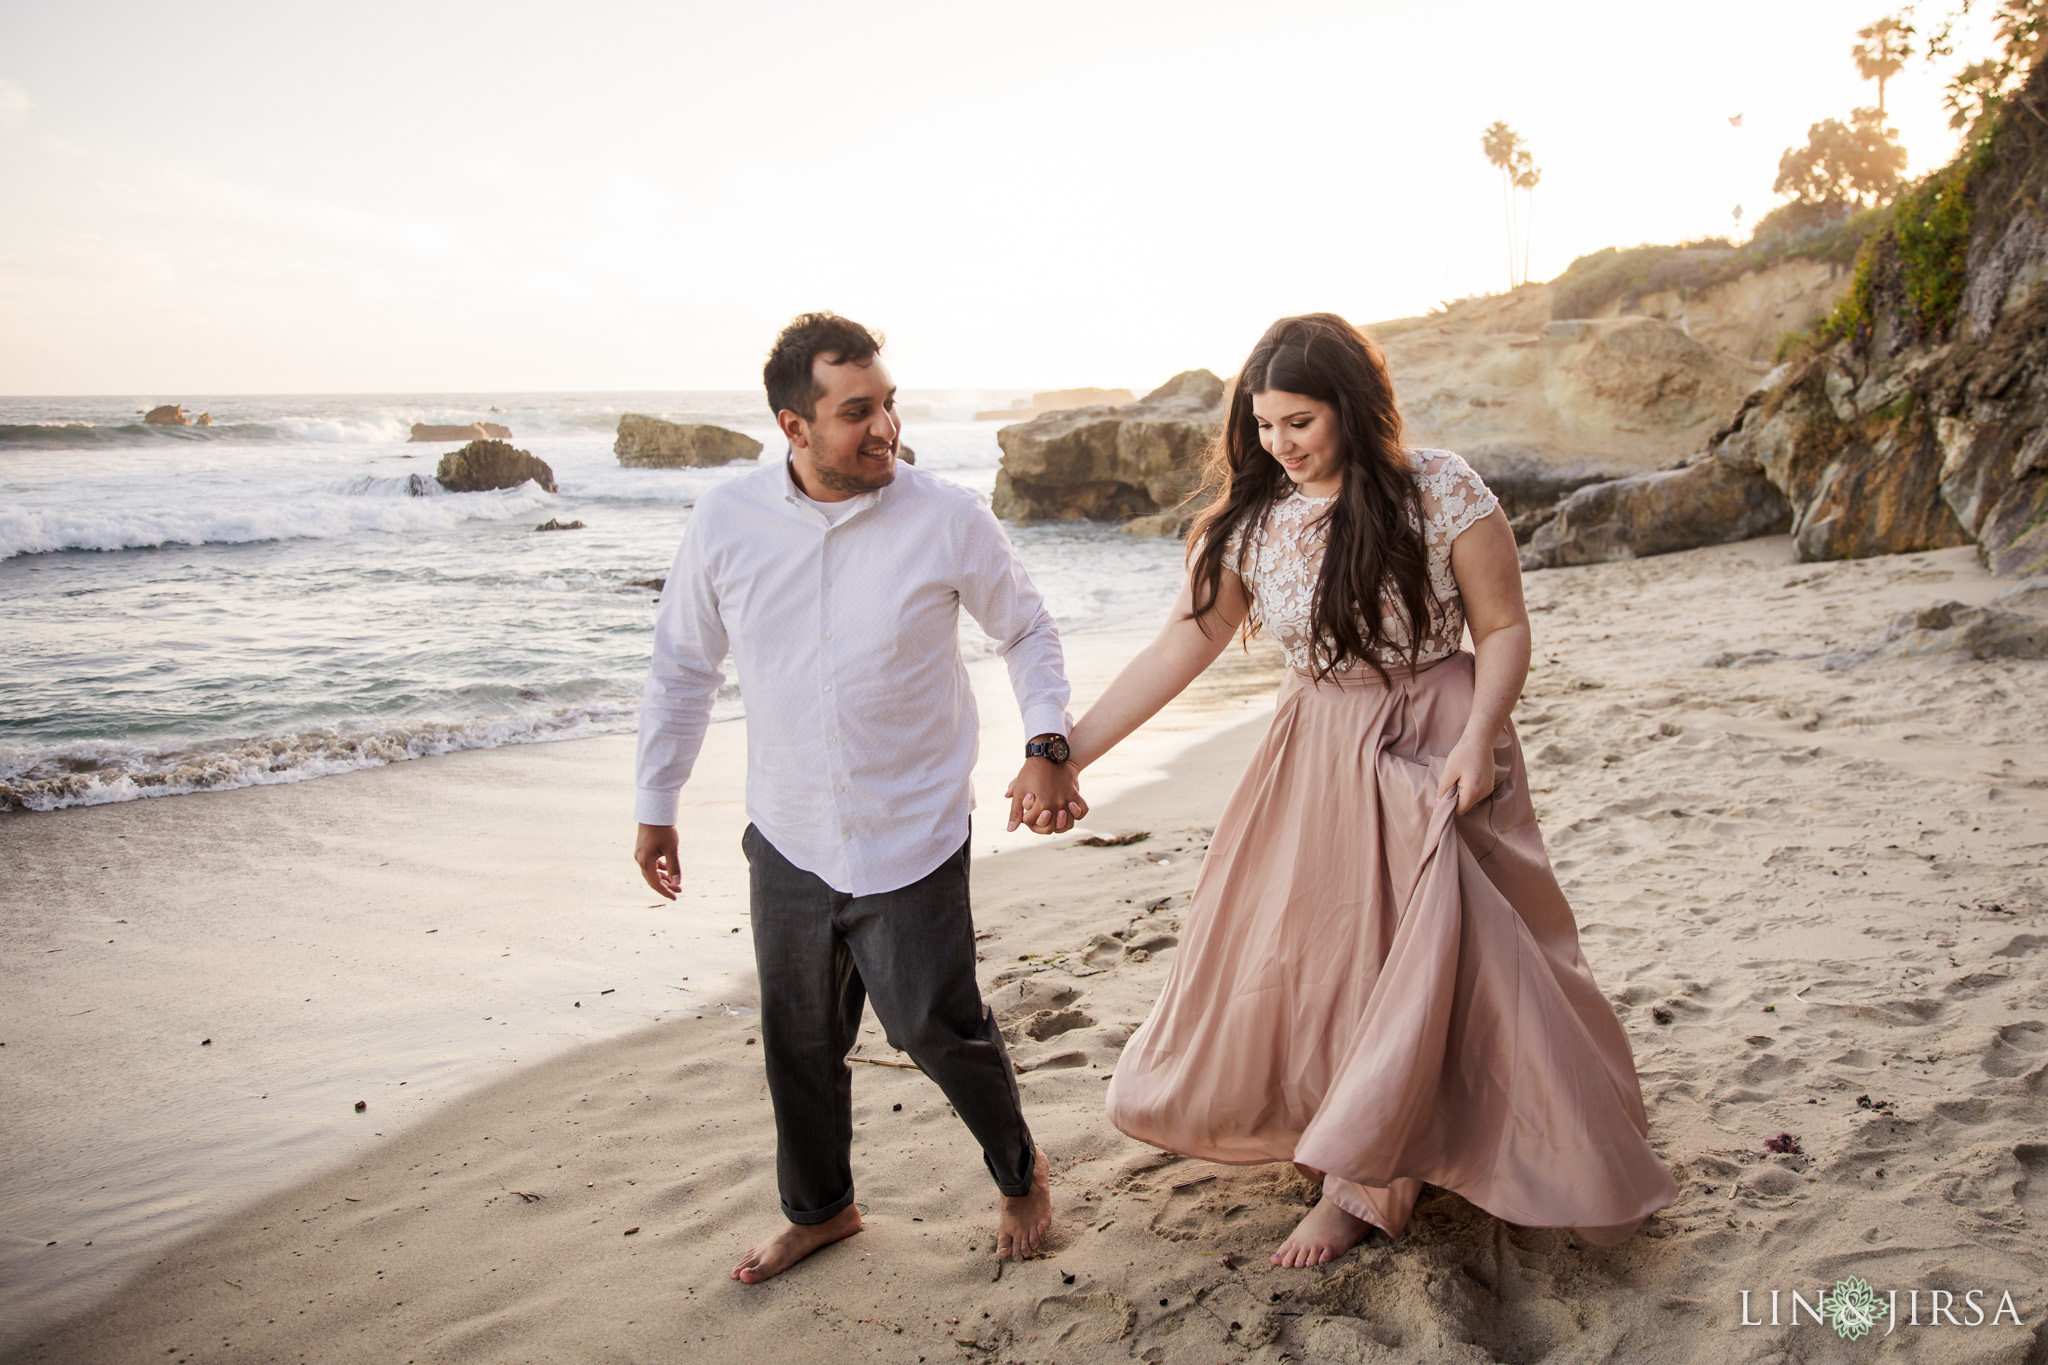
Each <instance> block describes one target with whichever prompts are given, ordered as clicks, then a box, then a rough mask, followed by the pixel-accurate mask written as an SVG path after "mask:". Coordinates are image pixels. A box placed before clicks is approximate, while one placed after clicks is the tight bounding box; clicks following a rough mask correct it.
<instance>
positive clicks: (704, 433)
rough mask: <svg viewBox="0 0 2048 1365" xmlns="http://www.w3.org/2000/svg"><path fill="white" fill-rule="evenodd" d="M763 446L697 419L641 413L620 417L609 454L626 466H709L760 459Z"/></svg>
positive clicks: (635, 467) (678, 467)
mask: <svg viewBox="0 0 2048 1365" xmlns="http://www.w3.org/2000/svg"><path fill="white" fill-rule="evenodd" d="M762 448H763V447H762V445H761V443H760V442H759V441H757V440H755V439H754V438H753V437H751V436H748V435H745V434H744V433H742V432H737V431H728V430H726V429H725V428H724V427H714V426H709V425H706V424H704V423H699V422H669V421H664V420H663V419H661V418H659V417H649V416H648V415H647V414H646V413H642V412H629V413H626V414H625V415H624V416H622V417H620V418H619V435H618V439H617V440H615V441H613V442H612V453H613V454H614V455H616V456H618V457H619V463H620V464H622V465H624V466H626V467H627V468H629V469H708V468H711V467H714V466H717V465H726V464H731V463H732V462H733V461H735V460H752V459H757V458H759V456H760V454H761V451H762Z"/></svg>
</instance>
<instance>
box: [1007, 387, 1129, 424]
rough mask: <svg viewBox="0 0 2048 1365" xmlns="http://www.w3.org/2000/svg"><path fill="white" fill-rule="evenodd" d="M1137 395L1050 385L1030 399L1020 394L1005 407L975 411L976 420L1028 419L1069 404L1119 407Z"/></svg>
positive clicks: (1114, 390)
mask: <svg viewBox="0 0 2048 1365" xmlns="http://www.w3.org/2000/svg"><path fill="white" fill-rule="evenodd" d="M1136 401H1137V395H1136V394H1134V393H1132V392H1131V391H1130V390H1129V389H1053V390H1052V391H1050V392H1048V393H1034V394H1032V395H1031V398H1030V399H1029V401H1026V400H1025V399H1022V398H1019V399H1016V400H1015V401H1013V402H1012V403H1011V404H1010V406H1008V407H1007V408H991V409H990V410H989V411H987V412H977V413H975V414H974V420H975V421H977V422H1028V421H1030V420H1031V419H1032V418H1034V417H1043V416H1044V415H1045V414H1046V413H1048V412H1065V411H1067V410H1068V409H1069V408H1102V407H1112V408H1113V407H1118V406H1121V405H1122V404H1125V403H1135V402H1136Z"/></svg>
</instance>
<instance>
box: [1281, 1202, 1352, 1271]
mask: <svg viewBox="0 0 2048 1365" xmlns="http://www.w3.org/2000/svg"><path fill="white" fill-rule="evenodd" d="M1371 1227H1372V1224H1370V1223H1368V1222H1366V1221H1365V1220H1364V1219H1363V1218H1354V1217H1352V1216H1351V1215H1350V1214H1348V1213H1346V1212H1344V1210H1342V1209H1340V1208H1338V1207H1337V1201H1336V1200H1334V1199H1330V1198H1327V1197H1325V1198H1324V1199H1323V1201H1322V1202H1321V1203H1320V1204H1317V1205H1316V1206H1315V1207H1314V1208H1312V1209H1310V1210H1309V1211H1308V1216H1307V1217H1306V1218H1304V1219H1302V1220H1301V1221H1300V1222H1299V1223H1297V1224H1295V1226H1294V1231H1293V1232H1292V1233H1290V1234H1289V1235H1288V1238H1287V1240H1286V1241H1284V1242H1282V1243H1281V1244H1280V1249H1279V1250H1278V1251H1276V1252H1274V1253H1273V1264H1274V1265H1284V1266H1305V1265H1321V1264H1323V1262H1325V1261H1334V1260H1336V1259H1337V1258H1338V1257H1339V1256H1342V1255H1343V1254H1344V1253H1345V1252H1347V1251H1349V1250H1351V1248H1353V1247H1355V1246H1357V1245H1358V1244H1359V1243H1360V1242H1362V1241H1364V1240H1365V1234H1366V1232H1367V1231H1368V1230H1370V1229H1371Z"/></svg>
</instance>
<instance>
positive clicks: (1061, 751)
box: [1032, 735, 1073, 763]
mask: <svg viewBox="0 0 2048 1365" xmlns="http://www.w3.org/2000/svg"><path fill="white" fill-rule="evenodd" d="M1032 747H1033V748H1034V749H1037V750H1038V751H1039V752H1040V753H1043V754H1044V755H1045V756H1046V757H1047V758H1049V759H1051V760H1052V761H1053V762H1055V763H1064V762H1066V761H1067V756H1068V755H1069V754H1071V753H1072V752H1073V751H1072V750H1071V749H1069V748H1068V747H1067V741H1066V737H1065V736H1064V735H1054V736H1053V737H1052V738H1051V739H1045V740H1040V741H1039V742H1038V743H1037V744H1034V745H1033V746H1032Z"/></svg>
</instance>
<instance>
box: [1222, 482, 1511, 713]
mask: <svg viewBox="0 0 2048 1365" xmlns="http://www.w3.org/2000/svg"><path fill="white" fill-rule="evenodd" d="M1410 456H1411V458H1412V459H1413V460H1414V462H1415V478H1416V483H1417V485H1418V486H1419V488H1420V489H1421V493H1422V525H1421V526H1420V528H1419V529H1420V530H1421V531H1422V540H1423V546H1424V548H1425V549H1426V550H1427V552H1428V557H1429V586H1430V596H1431V597H1432V598H1433V599H1434V600H1433V601H1432V602H1431V603H1430V621H1429V623H1428V629H1427V630H1426V631H1425V632H1424V634H1423V638H1422V651H1421V654H1420V656H1419V657H1418V660H1417V662H1418V663H1423V664H1431V663H1435V662H1436V661H1437V660H1439V659H1444V658H1448V657H1450V656H1451V655H1452V654H1455V653H1457V652H1458V646H1459V645H1460V644H1462V643H1463V641H1464V637H1465V602H1464V599H1463V598H1462V597H1461V596H1459V593H1458V580H1457V579H1456V578H1455V577H1454V576H1452V574H1451V543H1452V542H1453V541H1455V540H1457V538H1458V537H1459V536H1461V535H1463V534H1465V532H1466V531H1467V530H1469V529H1470V528H1471V526H1472V524H1473V523H1474V522H1476V521H1478V520H1479V519H1480V518H1481V517H1484V516H1486V515H1487V514H1488V513H1490V512H1492V511H1493V509H1494V508H1496V507H1498V506H1500V500H1499V499H1498V498H1496V497H1494V495H1493V493H1492V492H1491V491H1490V490H1489V489H1488V488H1487V486H1486V483H1485V481H1484V480H1482V479H1481V478H1480V477H1479V475H1478V474H1477V473H1475V472H1473V469H1472V466H1471V465H1468V464H1466V463H1465V461H1464V460H1463V459H1461V458H1459V457H1458V456H1457V455H1454V454H1452V453H1451V452H1450V451H1448V450H1416V451H1411V452H1410ZM1331 501H1332V499H1330V498H1310V497H1304V496H1302V495H1301V494H1299V493H1296V494H1293V495H1292V496H1289V497H1286V498H1282V499H1281V500H1280V501H1279V502H1276V503H1274V504H1273V507H1272V509H1271V510H1270V511H1268V512H1267V513H1266V517H1265V520H1264V521H1263V522H1262V523H1261V524H1260V525H1258V526H1256V527H1253V528H1251V534H1250V536H1249V537H1247V536H1246V535H1245V534H1244V532H1245V529H1246V528H1244V527H1242V526H1240V527H1239V528H1238V529H1237V530H1236V531H1234V532H1232V534H1231V537H1230V540H1229V541H1228V542H1226V545H1225V551H1224V560H1223V562H1224V563H1225V564H1230V565H1235V566H1236V567H1237V571H1238V576H1239V577H1240V578H1242V579H1243V580H1244V586H1245V590H1246V591H1247V592H1249V593H1250V594H1251V595H1252V597H1253V598H1254V599H1255V600H1256V601H1257V603H1258V608H1259V615H1260V619H1261V620H1262V621H1263V622H1264V623H1265V628H1266V629H1267V630H1268V631H1269V632H1271V634H1272V636H1273V638H1274V639H1276V640H1278V641H1279V642H1280V644H1281V646H1282V647H1283V648H1284V649H1285V650H1286V651H1287V662H1288V663H1289V664H1290V665H1291V666H1293V667H1295V668H1299V669H1304V670H1306V669H1309V668H1312V667H1313V666H1314V659H1313V651H1312V649H1311V644H1312V632H1311V630H1310V625H1309V607H1310V605H1311V604H1312V603H1313V602H1314V600H1315V592H1316V579H1317V576H1318V575H1320V574H1321V572H1322V568H1323V541H1324V534H1325V533H1324V528H1323V513H1324V512H1325V511H1326V510H1327V509H1328V508H1329V506H1330V503H1331ZM1247 540H1249V543H1248V544H1247ZM1382 601H1383V602H1385V603H1386V606H1385V608H1384V611H1383V614H1382V619H1383V621H1384V626H1385V630H1386V632H1387V640H1388V642H1389V643H1390V644H1392V645H1394V646H1395V647H1396V652H1391V653H1390V652H1387V651H1382V653H1381V655H1380V659H1379V661H1380V663H1382V664H1384V665H1387V666H1390V667H1391V666H1394V665H1397V664H1401V665H1405V663H1406V662H1407V646H1408V623H1407V621H1406V620H1405V619H1403V616H1402V612H1401V609H1400V607H1399V605H1398V604H1397V603H1396V602H1395V601H1394V599H1392V598H1391V597H1383V598H1382ZM1363 667H1366V665H1365V664H1363V663H1362V662H1359V661H1356V660H1353V661H1350V662H1347V663H1346V664H1344V665H1343V666H1342V667H1340V668H1339V670H1338V671H1339V672H1344V671H1347V670H1349V669H1353V668H1363Z"/></svg>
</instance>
